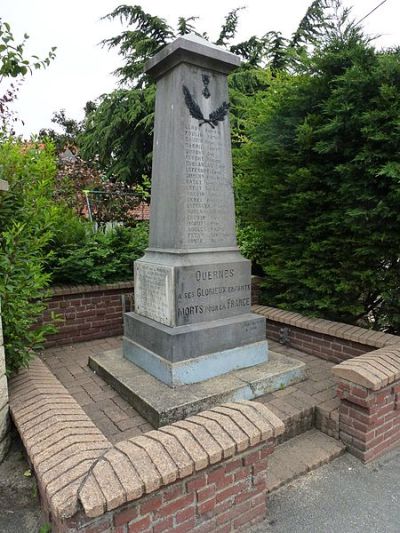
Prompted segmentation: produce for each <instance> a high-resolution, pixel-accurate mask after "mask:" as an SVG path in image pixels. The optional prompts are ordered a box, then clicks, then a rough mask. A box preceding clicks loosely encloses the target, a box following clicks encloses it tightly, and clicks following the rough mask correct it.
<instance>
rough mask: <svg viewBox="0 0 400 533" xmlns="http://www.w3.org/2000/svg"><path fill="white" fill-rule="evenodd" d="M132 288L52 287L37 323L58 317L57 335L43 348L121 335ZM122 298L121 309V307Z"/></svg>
mask: <svg viewBox="0 0 400 533" xmlns="http://www.w3.org/2000/svg"><path fill="white" fill-rule="evenodd" d="M258 282H259V278H257V277H256V276H253V278H252V284H253V288H252V292H253V298H255V299H257V298H258V294H259V287H258ZM133 288H134V283H133V280H132V281H128V282H121V283H115V284H108V285H92V286H90V285H80V286H77V287H75V286H74V287H68V286H66V287H55V288H54V289H53V290H52V292H53V294H52V296H51V297H50V298H49V299H48V309H47V311H45V312H44V313H43V317H42V321H41V322H42V323H46V324H48V323H52V322H53V319H52V317H51V314H52V313H55V314H56V315H58V316H59V317H60V318H61V321H60V322H57V327H58V329H59V331H58V333H56V334H54V335H50V336H49V337H48V339H47V342H46V346H47V347H49V346H54V345H62V344H73V343H74V342H81V341H87V340H92V339H100V338H103V337H113V336H115V335H121V334H122V329H123V313H124V312H125V311H130V310H133ZM123 296H125V309H123V306H122V297H123ZM254 301H256V300H254Z"/></svg>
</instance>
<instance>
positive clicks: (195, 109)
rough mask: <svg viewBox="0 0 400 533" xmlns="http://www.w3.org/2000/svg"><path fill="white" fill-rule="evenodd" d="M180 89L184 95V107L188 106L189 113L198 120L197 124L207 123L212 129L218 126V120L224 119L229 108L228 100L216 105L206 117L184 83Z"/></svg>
mask: <svg viewBox="0 0 400 533" xmlns="http://www.w3.org/2000/svg"><path fill="white" fill-rule="evenodd" d="M182 90H183V94H184V96H185V104H186V107H187V108H188V110H189V113H190V115H191V116H192V117H193V118H195V119H196V120H198V121H199V122H200V123H199V126H202V125H203V124H209V125H210V126H211V127H212V128H213V129H214V128H215V127H216V126H218V123H219V122H222V121H223V120H225V117H226V115H227V113H228V110H229V104H228V102H226V101H224V102H222V104H221V105H220V106H219V107H217V109H216V110H215V111H212V112H211V113H210V114H209V116H208V118H205V116H204V115H203V112H202V110H201V109H200V106H199V104H198V103H197V102H196V100H195V99H194V98H193V96H192V95H191V93H190V91H189V89H188V88H187V87H186V85H183V86H182Z"/></svg>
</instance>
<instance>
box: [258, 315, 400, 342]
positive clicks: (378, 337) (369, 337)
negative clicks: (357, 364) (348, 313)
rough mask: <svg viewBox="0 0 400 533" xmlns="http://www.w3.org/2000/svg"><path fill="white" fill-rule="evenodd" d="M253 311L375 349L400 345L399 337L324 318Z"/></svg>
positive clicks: (291, 324)
mask: <svg viewBox="0 0 400 533" xmlns="http://www.w3.org/2000/svg"><path fill="white" fill-rule="evenodd" d="M252 310H253V311H254V312H255V313H258V314H260V315H262V316H265V317H266V318H267V319H268V320H271V321H274V322H281V323H283V324H288V325H290V326H294V327H296V328H300V329H305V330H309V331H314V332H316V333H321V334H323V335H329V336H331V337H336V338H338V339H344V340H347V341H352V342H356V343H359V344H364V345H365V346H371V347H373V348H383V347H384V346H389V345H392V344H397V343H400V337H398V336H397V335H391V334H390V333H383V332H380V331H373V330H370V329H365V328H360V327H358V326H351V325H349V324H343V323H341V322H332V321H330V320H325V319H323V318H310V317H305V316H303V315H301V314H299V313H293V312H292V311H283V310H282V309H277V308H275V307H268V306H264V305H253V306H252Z"/></svg>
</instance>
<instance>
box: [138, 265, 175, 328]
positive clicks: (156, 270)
mask: <svg viewBox="0 0 400 533" xmlns="http://www.w3.org/2000/svg"><path fill="white" fill-rule="evenodd" d="M174 307H175V306H174V285H173V268H172V267H168V266H164V265H156V264H154V263H146V262H144V261H136V262H135V311H136V312H137V313H138V314H139V315H143V316H147V317H148V318H151V319H152V320H155V321H156V322H160V323H161V324H165V325H167V326H172V325H174Z"/></svg>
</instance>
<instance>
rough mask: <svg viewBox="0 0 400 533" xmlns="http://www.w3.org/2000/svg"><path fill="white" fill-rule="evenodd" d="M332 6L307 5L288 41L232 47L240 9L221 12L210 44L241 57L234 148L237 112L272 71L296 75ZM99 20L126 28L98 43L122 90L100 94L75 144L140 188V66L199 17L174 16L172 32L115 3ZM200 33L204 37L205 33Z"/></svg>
mask: <svg viewBox="0 0 400 533" xmlns="http://www.w3.org/2000/svg"><path fill="white" fill-rule="evenodd" d="M337 3H338V0H317V1H315V2H313V3H312V5H311V6H310V8H309V10H308V11H307V13H306V15H305V17H304V18H303V20H302V22H301V27H299V30H298V32H297V34H295V36H293V38H292V39H289V38H285V37H284V36H282V35H281V34H280V33H279V32H273V31H271V32H268V33H266V34H265V35H263V36H260V37H258V36H255V35H253V36H251V37H250V38H249V39H248V40H246V41H243V42H241V43H236V44H235V43H234V42H233V41H234V39H235V37H236V33H237V26H238V21H239V16H240V11H241V10H242V9H243V8H241V7H239V8H236V9H233V10H231V11H230V12H229V13H228V14H227V16H226V17H225V21H224V23H223V24H222V27H221V30H220V32H219V34H218V37H217V38H216V39H215V43H216V44H218V45H220V46H223V47H225V48H226V49H228V50H229V51H231V52H232V53H235V54H237V55H239V56H240V57H241V58H242V60H243V65H242V67H241V68H240V69H238V70H237V71H235V72H234V73H233V74H232V75H231V76H230V88H231V91H232V106H231V115H232V125H233V138H234V140H235V143H239V144H240V142H242V137H243V135H244V132H243V125H242V122H243V115H241V113H242V111H243V110H245V109H246V108H247V105H248V104H247V97H252V96H253V95H254V94H255V93H256V92H258V91H261V90H264V89H266V88H268V86H269V80H270V77H271V74H272V75H277V74H278V73H279V72H280V71H294V70H296V69H297V68H298V66H299V65H300V64H302V62H303V59H304V56H305V55H307V54H306V48H307V46H306V45H311V43H314V42H316V41H317V40H318V35H319V32H320V31H321V27H322V25H323V22H324V20H325V23H326V24H328V23H329V24H331V23H330V22H329V20H330V19H329V17H330V15H329V13H328V11H329V10H332V8H333V7H334V5H336V4H337ZM324 17H325V19H324ZM104 18H105V19H108V20H114V19H119V20H120V21H121V23H123V24H125V25H126V29H125V30H124V31H123V32H122V33H120V34H119V35H116V36H114V37H111V38H109V39H105V40H104V41H103V45H104V46H106V47H108V48H116V49H117V50H118V52H119V54H120V56H121V58H122V60H123V64H122V66H121V67H120V68H118V69H117V70H116V71H115V74H116V75H117V76H118V78H119V83H120V85H121V88H119V89H117V90H116V91H114V92H112V93H111V94H106V95H102V96H101V97H99V99H98V100H97V102H96V107H95V108H93V109H92V111H91V112H90V113H88V114H87V115H86V118H85V121H84V125H83V132H82V134H81V135H80V136H79V145H80V148H81V151H82V155H83V157H85V158H86V159H90V160H92V161H96V162H97V164H98V165H99V167H100V168H101V169H102V170H104V171H105V173H106V175H107V176H109V177H111V176H113V177H114V178H116V179H119V180H123V181H126V182H128V183H130V184H132V183H137V182H139V183H140V181H141V179H142V176H149V175H150V169H151V150H152V133H153V131H152V129H153V109H154V95H155V91H154V85H153V82H152V80H150V79H149V78H148V76H147V75H146V74H144V73H143V67H144V64H145V62H146V61H147V60H148V59H149V58H150V57H151V56H153V55H154V54H155V53H157V52H158V51H159V50H161V49H162V48H163V47H164V46H165V45H167V44H168V43H169V42H171V41H172V40H173V39H175V38H176V37H177V36H179V35H185V34H187V33H188V32H194V33H197V35H200V33H198V32H197V31H196V26H195V22H196V20H197V18H196V17H188V18H183V17H180V18H179V19H178V24H177V28H176V29H174V28H173V27H172V26H170V25H169V24H168V23H167V22H166V21H165V20H164V19H162V18H160V17H157V16H154V15H151V14H149V13H146V12H145V11H144V10H143V9H142V7H140V6H138V5H135V6H130V5H120V6H118V7H117V8H116V9H115V10H114V11H112V12H111V13H109V14H108V15H106V16H105V17H104ZM201 36H202V37H204V38H206V39H209V37H208V35H207V34H202V35H201ZM242 97H244V98H242ZM236 127H238V129H237V130H236Z"/></svg>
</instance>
